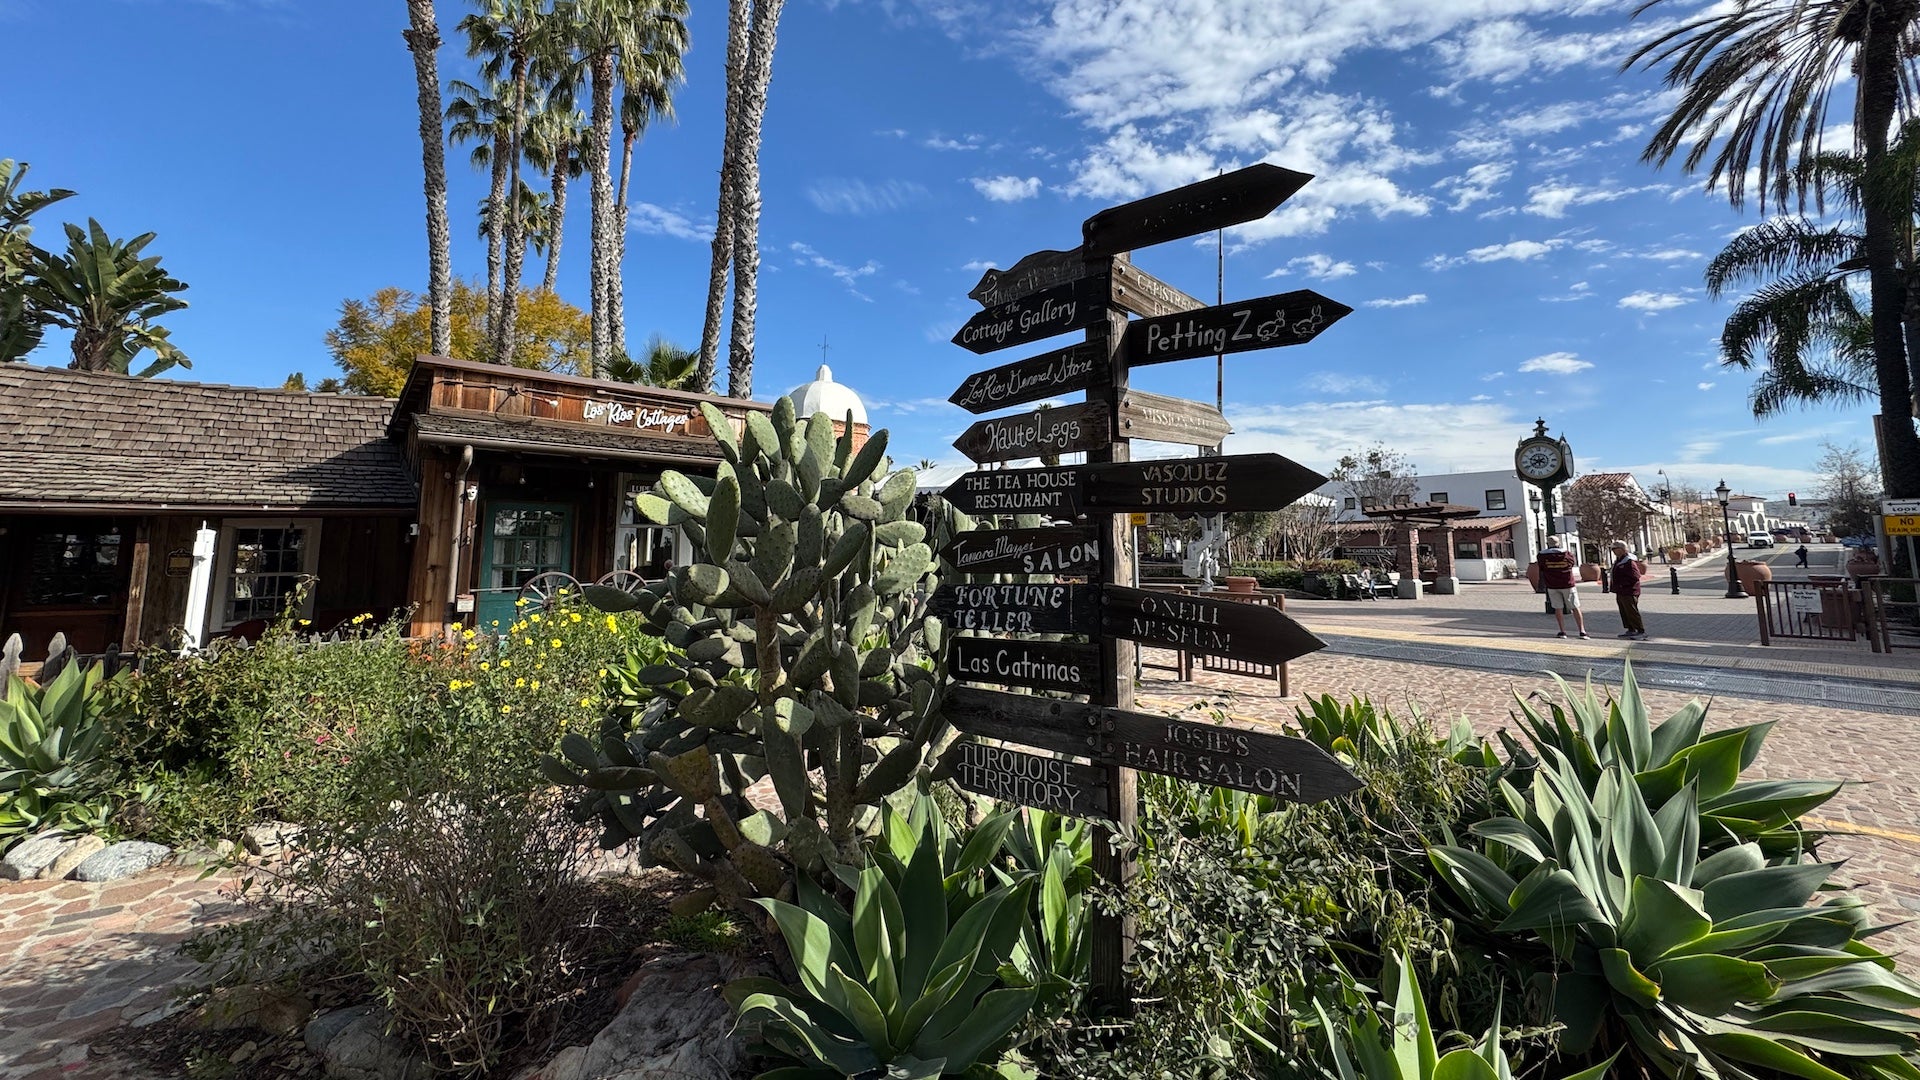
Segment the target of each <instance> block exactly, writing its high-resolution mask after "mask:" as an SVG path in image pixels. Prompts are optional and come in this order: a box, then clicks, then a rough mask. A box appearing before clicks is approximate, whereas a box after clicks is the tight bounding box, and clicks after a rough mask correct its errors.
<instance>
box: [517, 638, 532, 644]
mask: <svg viewBox="0 0 1920 1080" xmlns="http://www.w3.org/2000/svg"><path fill="white" fill-rule="evenodd" d="M520 643H521V644H522V645H531V644H533V639H532V638H523V639H522V640H521V642H520Z"/></svg>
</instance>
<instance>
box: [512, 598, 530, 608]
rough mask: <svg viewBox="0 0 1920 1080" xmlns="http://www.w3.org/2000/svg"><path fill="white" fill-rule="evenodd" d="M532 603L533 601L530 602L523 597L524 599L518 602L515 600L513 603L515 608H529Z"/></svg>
mask: <svg viewBox="0 0 1920 1080" xmlns="http://www.w3.org/2000/svg"><path fill="white" fill-rule="evenodd" d="M531 603H533V601H531V600H529V599H527V598H526V597H524V596H523V597H521V598H520V599H518V600H515V601H514V602H513V606H514V607H526V606H527V605H528V604H531Z"/></svg>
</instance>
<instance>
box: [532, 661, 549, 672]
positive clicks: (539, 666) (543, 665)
mask: <svg viewBox="0 0 1920 1080" xmlns="http://www.w3.org/2000/svg"><path fill="white" fill-rule="evenodd" d="M533 670H535V671H545V670H547V662H546V661H545V660H536V661H534V664H533Z"/></svg>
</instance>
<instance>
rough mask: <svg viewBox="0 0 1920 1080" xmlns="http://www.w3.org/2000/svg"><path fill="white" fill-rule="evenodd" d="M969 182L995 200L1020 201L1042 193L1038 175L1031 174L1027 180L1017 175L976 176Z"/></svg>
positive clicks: (976, 189)
mask: <svg viewBox="0 0 1920 1080" xmlns="http://www.w3.org/2000/svg"><path fill="white" fill-rule="evenodd" d="M969 182H970V183H972V184H973V190H975V191H977V192H979V193H980V194H982V195H985V196H986V197H987V198H989V199H992V200H993V201H994V202H1019V201H1020V200H1022V199H1031V198H1033V197H1034V196H1035V195H1038V194H1040V178H1039V177H1037V176H1029V177H1027V178H1026V179H1025V180H1022V179H1021V178H1019V177H1017V176H994V177H981V176H976V177H974V178H973V179H972V180H971V181H969Z"/></svg>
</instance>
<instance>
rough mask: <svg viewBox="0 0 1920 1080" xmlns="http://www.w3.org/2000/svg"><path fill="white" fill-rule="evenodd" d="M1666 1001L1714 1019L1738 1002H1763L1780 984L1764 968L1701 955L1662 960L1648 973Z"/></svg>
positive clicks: (1721, 957)
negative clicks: (1656, 981) (1654, 980)
mask: <svg viewBox="0 0 1920 1080" xmlns="http://www.w3.org/2000/svg"><path fill="white" fill-rule="evenodd" d="M1648 971H1649V973H1650V974H1651V975H1652V976H1653V978H1654V979H1656V980H1658V981H1659V983H1660V995H1661V997H1663V998H1665V999H1666V1000H1667V1001H1670V1002H1672V1003H1673V1004H1675V1005H1678V1006H1680V1007H1681V1008H1683V1009H1690V1010H1692V1011H1693V1012H1697V1013H1700V1014H1702V1015H1705V1016H1718V1015H1720V1014H1721V1013H1724V1012H1726V1011H1727V1010H1729V1009H1731V1008H1733V1006H1734V1005H1735V1004H1736V1003H1739V1002H1753V1001H1765V1000H1766V999H1767V998H1769V997H1771V996H1772V995H1773V992H1774V990H1775V989H1777V988H1778V987H1779V985H1780V980H1778V979H1776V978H1774V977H1773V976H1772V975H1769V974H1768V973H1767V968H1766V965H1764V964H1756V963H1753V962H1751V961H1747V960H1741V959H1738V958H1736V957H1732V956H1716V955H1712V954H1705V955H1700V956H1678V957H1674V958H1672V959H1668V960H1662V961H1660V962H1658V963H1656V964H1654V965H1653V966H1652V967H1651V968H1649V969H1648Z"/></svg>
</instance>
